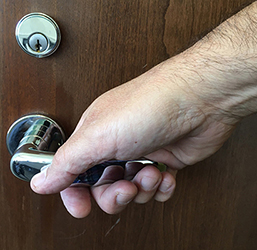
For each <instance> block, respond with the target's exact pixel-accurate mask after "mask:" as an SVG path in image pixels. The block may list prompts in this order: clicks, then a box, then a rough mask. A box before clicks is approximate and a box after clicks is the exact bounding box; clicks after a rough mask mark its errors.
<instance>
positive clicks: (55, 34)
mask: <svg viewBox="0 0 257 250" xmlns="http://www.w3.org/2000/svg"><path fill="white" fill-rule="evenodd" d="M15 35H16V40H17V42H18V44H19V46H20V47H21V48H22V49H23V50H24V51H25V52H26V53H27V54H29V55H31V56H34V57H37V58H43V57H47V56H50V55H51V54H53V53H54V52H55V51H56V49H57V48H58V46H59V44H60V41H61V32H60V29H59V27H58V25H57V23H56V22H55V21H54V20H53V19H52V18H51V17H49V16H48V15H46V14H43V13H31V14H28V15H26V16H24V17H23V18H22V19H21V20H20V21H19V22H18V23H17V25H16V30H15Z"/></svg>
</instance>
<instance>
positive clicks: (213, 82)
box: [162, 1, 257, 123]
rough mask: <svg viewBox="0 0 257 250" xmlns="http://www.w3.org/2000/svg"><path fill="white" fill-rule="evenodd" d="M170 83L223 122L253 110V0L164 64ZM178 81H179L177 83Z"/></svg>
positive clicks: (256, 13) (256, 33)
mask: <svg viewBox="0 0 257 250" xmlns="http://www.w3.org/2000/svg"><path fill="white" fill-rule="evenodd" d="M162 68H164V71H169V74H167V75H169V77H170V79H171V82H172V84H174V83H176V84H179V85H181V87H182V89H186V90H187V91H192V93H194V94H195V95H196V97H197V98H198V99H199V100H200V101H201V102H202V104H203V106H204V107H205V108H207V107H208V108H209V110H212V112H215V110H216V111H217V115H219V114H221V113H223V114H224V113H225V114H226V117H227V121H226V122H229V123H230V122H231V123H234V122H237V121H238V120H240V119H241V118H242V117H245V116H247V115H249V114H252V113H255V112H256V111H257V1H256V2H254V3H253V4H251V5H250V6H249V7H247V8H245V9H244V10H242V11H241V12H239V13H238V14H236V15H234V16H233V17H231V18H230V19H228V20H227V21H225V22H224V23H222V24H221V25H220V26H219V27H217V28H216V29H215V30H213V31H212V32H211V33H209V34H208V35H207V36H206V37H204V38H203V39H202V40H200V41H199V42H197V43H196V44H195V45H194V46H193V47H191V48H190V49H188V50H186V51H185V52H184V53H181V54H180V55H178V56H176V57H173V58H171V59H169V60H168V61H166V62H165V63H164V64H163V65H162ZM178 79H180V80H178Z"/></svg>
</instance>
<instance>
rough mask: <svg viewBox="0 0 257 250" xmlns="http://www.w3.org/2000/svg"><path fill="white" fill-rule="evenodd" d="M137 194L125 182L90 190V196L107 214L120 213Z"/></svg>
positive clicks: (135, 190) (130, 183)
mask: <svg viewBox="0 0 257 250" xmlns="http://www.w3.org/2000/svg"><path fill="white" fill-rule="evenodd" d="M137 192H138V190H137V188H136V186H135V185H134V184H133V183H132V182H130V181H126V180H120V181H117V182H115V183H113V184H105V185H102V186H98V187H92V188H91V193H92V196H93V197H94V199H95V200H96V202H97V203H98V205H99V206H100V208H101V209H102V210H103V211H105V212H106V213H108V214H115V213H119V212H121V211H122V210H123V209H124V208H125V207H126V206H127V205H128V204H129V203H130V202H131V201H132V200H133V199H134V198H135V197H136V195H137Z"/></svg>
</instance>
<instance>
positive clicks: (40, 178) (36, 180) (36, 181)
mask: <svg viewBox="0 0 257 250" xmlns="http://www.w3.org/2000/svg"><path fill="white" fill-rule="evenodd" d="M49 166H50V165H46V166H44V167H42V168H41V170H40V171H41V172H40V173H38V174H36V175H35V176H34V177H33V179H32V183H33V185H34V186H35V187H38V186H41V185H42V183H43V182H44V181H45V179H46V172H47V169H48V167H49Z"/></svg>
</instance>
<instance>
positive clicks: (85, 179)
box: [6, 114, 166, 186]
mask: <svg viewBox="0 0 257 250" xmlns="http://www.w3.org/2000/svg"><path fill="white" fill-rule="evenodd" d="M64 141H65V134H64V132H63V130H62V128H61V127H60V126H59V125H58V124H57V123H56V122H55V121H54V120H52V119H51V118H49V117H47V116H45V115H39V114H36V115H26V116H24V117H21V118H20V119H18V120H17V121H16V122H14V123H13V124H12V125H11V127H10V129H9V131H8V132H7V137H6V144H7V148H8V150H9V152H10V154H11V155H12V158H11V162H10V167H11V171H12V173H13V174H14V175H15V176H16V177H18V178H19V179H22V180H25V181H30V180H31V178H32V177H33V176H34V175H35V174H37V173H39V172H40V171H41V169H42V168H43V167H45V166H47V165H49V164H51V162H52V160H53V157H54V154H55V152H56V151H57V149H58V148H59V147H60V146H61V145H63V143H64ZM145 165H154V166H156V167H157V168H158V169H159V170H160V171H165V169H166V166H165V165H164V164H162V163H158V162H153V161H151V160H148V159H145V158H142V159H138V160H127V161H120V160H110V161H106V162H103V163H101V164H98V165H95V166H93V167H92V168H90V169H89V170H87V171H86V172H85V173H82V174H80V175H79V176H78V177H77V178H76V180H75V181H74V184H86V185H89V186H92V185H95V186H96V185H102V184H106V183H113V182H115V181H117V180H121V179H126V180H131V179H133V178H134V176H135V175H136V174H137V173H138V171H139V170H140V169H142V168H143V167H144V166H145Z"/></svg>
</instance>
